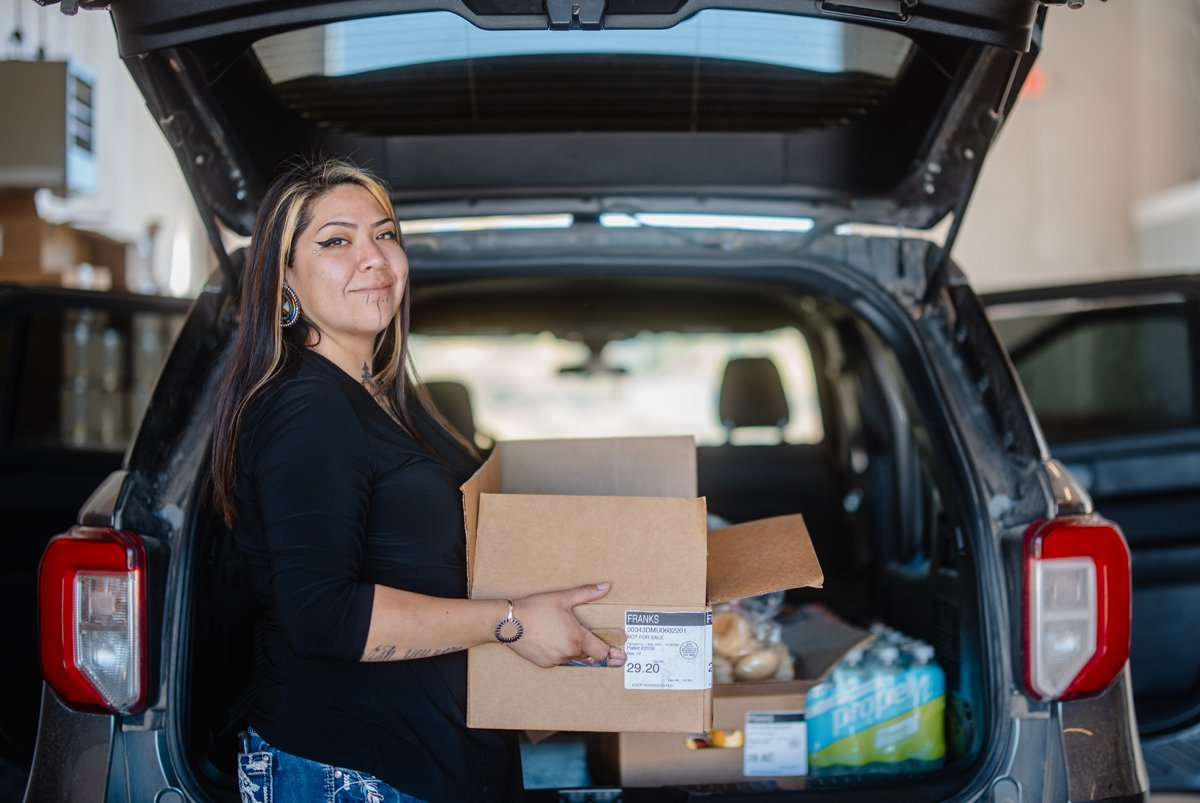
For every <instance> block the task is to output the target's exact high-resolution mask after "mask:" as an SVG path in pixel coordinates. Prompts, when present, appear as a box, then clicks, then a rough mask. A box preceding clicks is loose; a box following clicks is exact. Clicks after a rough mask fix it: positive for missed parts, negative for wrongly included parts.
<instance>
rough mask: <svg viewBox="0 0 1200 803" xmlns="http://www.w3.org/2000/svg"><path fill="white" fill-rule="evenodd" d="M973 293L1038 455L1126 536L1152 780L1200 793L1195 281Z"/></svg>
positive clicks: (1134, 674)
mask: <svg viewBox="0 0 1200 803" xmlns="http://www.w3.org/2000/svg"><path fill="white" fill-rule="evenodd" d="M984 302H985V303H986V304H987V305H988V312H989V315H991V317H992V319H993V321H994V322H995V325H996V330H997V331H998V332H999V334H1000V336H1001V338H1002V339H1003V340H1004V342H1005V344H1006V345H1007V346H1008V349H1009V352H1010V354H1011V355H1012V361H1013V365H1014V366H1015V367H1016V369H1017V373H1018V374H1019V375H1020V377H1021V382H1022V384H1023V385H1024V387H1025V392H1026V394H1027V395H1028V397H1029V401H1030V402H1031V403H1032V405H1033V408H1034V410H1035V411H1036V412H1037V415H1038V418H1039V419H1040V421H1041V424H1042V431H1043V432H1044V434H1045V436H1046V440H1047V441H1048V442H1049V444H1050V449H1051V453H1052V454H1053V455H1054V456H1055V457H1056V458H1058V459H1059V460H1061V461H1062V462H1063V463H1065V464H1066V466H1067V467H1068V468H1069V469H1070V470H1071V473H1072V474H1073V475H1074V476H1075V477H1076V478H1078V480H1079V482H1080V484H1081V485H1083V487H1084V488H1085V490H1087V492H1088V493H1089V494H1090V495H1091V497H1092V499H1093V501H1094V502H1095V503H1096V504H1097V505H1098V506H1099V507H1100V508H1101V509H1103V510H1104V511H1105V514H1106V515H1108V516H1109V517H1111V518H1112V519H1113V520H1114V521H1116V522H1117V523H1118V524H1119V525H1120V526H1121V529H1122V531H1123V532H1124V533H1125V537H1126V538H1127V539H1128V541H1129V548H1130V551H1131V553H1132V558H1133V561H1132V566H1133V647H1132V654H1131V655H1130V666H1131V679H1132V686H1133V701H1134V706H1135V708H1136V710H1137V718H1138V726H1139V729H1140V731H1141V734H1142V749H1143V752H1144V754H1145V760H1146V769H1147V771H1148V773H1149V777H1150V782H1151V785H1152V787H1153V788H1154V789H1156V790H1159V789H1161V790H1170V791H1191V792H1196V791H1200V765H1198V764H1197V763H1196V762H1195V760H1194V759H1192V758H1191V756H1193V755H1195V751H1196V749H1197V747H1200V685H1198V682H1200V681H1198V679H1200V644H1197V643H1196V641H1195V639H1193V638H1192V634H1193V633H1194V632H1195V630H1196V627H1197V625H1198V624H1200V622H1197V620H1196V617H1197V616H1200V606H1198V605H1197V601H1198V595H1200V564H1198V562H1197V561H1198V560H1200V553H1197V551H1196V544H1197V543H1200V384H1198V383H1200V371H1198V370H1197V367H1198V366H1200V361H1198V358H1197V347H1198V345H1200V277H1198V276H1195V275H1182V276H1151V277H1142V278H1136V279H1124V280H1118V281H1106V282H1096V283H1091V284H1080V285H1063V286H1056V287H1040V288H1031V289H1028V290H1012V291H1007V292H1000V293H991V294H989V295H987V296H985V297H984Z"/></svg>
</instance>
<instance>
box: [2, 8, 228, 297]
mask: <svg viewBox="0 0 1200 803" xmlns="http://www.w3.org/2000/svg"><path fill="white" fill-rule="evenodd" d="M17 28H19V29H20V30H21V33H22V37H21V38H22V40H23V43H22V44H21V45H19V46H18V45H16V44H15V43H14V41H13V38H12V32H13V31H14V30H15V29H17ZM0 36H3V39H4V51H3V52H4V56H5V57H6V58H24V59H32V58H35V57H36V55H37V50H38V48H39V46H41V47H43V48H44V53H45V57H46V58H47V59H51V60H69V61H72V62H74V63H76V64H78V65H79V66H81V67H82V68H83V69H85V70H86V71H87V72H89V73H91V75H92V77H93V78H94V79H95V99H96V100H95V103H96V106H95V109H96V115H97V120H96V126H95V131H96V140H95V141H96V170H97V180H96V191H95V193H94V194H91V195H88V196H82V195H80V196H74V197H69V198H55V197H53V196H50V195H49V194H48V193H40V194H39V196H38V200H39V211H40V212H41V213H42V215H43V216H44V217H48V218H50V219H53V220H55V221H56V222H67V223H71V224H73V225H75V226H76V227H79V228H84V229H92V230H96V231H100V232H102V233H104V234H106V235H108V236H110V237H113V238H116V239H118V240H121V241H124V242H127V243H129V244H130V247H129V251H130V254H129V260H128V279H129V284H130V285H131V289H135V290H143V291H147V292H161V293H168V294H175V295H194V294H195V293H196V292H197V291H198V290H199V288H200V286H201V284H202V283H203V281H204V277H206V276H207V273H208V264H209V256H208V248H207V241H206V239H205V237H204V232H203V228H202V226H201V224H200V221H199V218H198V216H197V215H196V213H195V210H194V205H193V202H192V199H191V196H190V195H189V194H188V192H187V187H186V185H185V184H184V182H183V178H182V176H181V175H180V172H179V166H178V164H177V163H176V161H175V157H174V155H173V154H172V152H171V149H170V148H169V147H168V145H167V143H166V141H165V140H164V139H163V136H162V134H161V133H160V132H159V130H158V127H157V126H156V125H155V124H154V121H153V119H152V118H151V116H150V113H149V111H148V110H147V109H146V106H145V102H144V101H143V100H142V96H141V94H139V93H138V91H137V89H136V88H135V87H134V84H133V80H132V79H131V78H130V77H129V73H128V72H127V71H126V70H125V67H124V65H122V64H121V62H120V59H119V58H118V57H117V47H116V39H115V37H114V36H113V31H112V22H111V21H110V19H109V17H108V14H105V13H101V12H88V11H81V12H80V13H79V14H77V15H76V16H73V17H68V16H64V15H63V14H62V13H61V12H60V11H59V10H58V7H57V6H51V7H49V8H42V7H40V6H38V5H36V4H35V3H34V2H32V0H0ZM7 113H9V112H8V111H7V110H6V111H5V114H7ZM151 226H157V229H158V230H157V233H156V235H155V236H154V237H153V238H152V244H151V238H149V237H147V231H148V229H149V228H150V227H151ZM139 244H140V245H141V246H142V248H143V249H144V250H145V249H147V248H149V253H148V254H146V255H144V256H139V253H138V246H139Z"/></svg>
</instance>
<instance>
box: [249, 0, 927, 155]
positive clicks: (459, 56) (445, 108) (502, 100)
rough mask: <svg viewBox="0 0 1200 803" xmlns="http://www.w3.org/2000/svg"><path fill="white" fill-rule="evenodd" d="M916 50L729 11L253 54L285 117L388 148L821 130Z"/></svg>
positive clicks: (901, 69) (337, 32) (895, 77)
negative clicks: (589, 134) (583, 136)
mask: <svg viewBox="0 0 1200 803" xmlns="http://www.w3.org/2000/svg"><path fill="white" fill-rule="evenodd" d="M913 50H914V47H913V43H912V40H911V39H909V38H907V37H905V36H902V35H900V34H897V33H895V32H892V31H886V30H881V29H878V28H871V27H867V26H860V25H853V24H847V23H844V22H839V21H835V20H824V19H811V18H807V17H801V16H795V15H790V14H775V13H764V12H754V11H744V10H730V9H705V10H701V11H699V12H698V13H696V14H694V15H693V16H691V17H690V18H689V19H687V20H684V21H683V22H681V23H679V24H678V25H675V26H674V27H671V28H665V29H661V30H619V29H602V30H587V31H555V30H546V29H543V30H482V29H480V28H477V27H476V26H474V25H473V24H471V23H470V22H468V21H467V20H465V19H463V18H461V17H459V16H457V15H456V14H453V13H450V12H448V11H428V12H417V13H408V14H396V15H391V16H382V17H370V18H365V19H358V20H348V21H344V22H335V23H331V24H328V25H320V26H314V27H311V28H305V29H300V30H295V31H289V32H286V33H282V34H277V35H274V36H269V37H266V38H263V39H261V40H259V41H257V42H255V43H254V44H253V52H254V55H255V56H256V57H257V60H258V62H259V64H260V65H261V67H262V71H263V73H264V74H265V76H266V78H267V79H268V80H269V81H270V84H271V87H272V89H273V91H274V92H275V94H276V95H277V97H278V99H279V102H280V103H281V104H282V105H283V106H285V107H289V108H291V109H293V110H295V111H296V112H297V113H299V114H300V115H301V116H302V117H303V118H304V119H305V120H310V121H320V124H321V125H322V126H326V127H329V128H332V129H335V130H341V131H346V132H354V133H360V134H361V133H386V134H389V135H393V134H398V133H407V134H419V133H429V134H445V133H448V132H451V131H459V132H462V133H471V134H480V133H486V132H489V131H491V132H512V131H523V132H534V131H544V132H550V131H575V132H580V131H650V130H681V129H682V130H685V131H759V130H761V131H787V132H794V131H798V130H801V129H825V128H828V127H830V126H839V125H844V124H845V123H847V122H848V121H850V120H855V119H859V118H863V117H865V116H867V115H869V114H870V112H872V111H873V110H875V109H877V108H878V107H880V105H882V104H884V103H885V102H886V100H887V98H888V96H889V94H891V93H892V91H893V90H894V89H895V88H896V86H897V85H898V84H899V82H900V79H901V77H902V76H903V74H904V73H905V69H906V67H907V66H908V64H909V63H910V56H911V55H912V53H913ZM617 58H619V59H620V60H621V64H622V68H621V69H620V70H615V69H613V66H612V65H613V64H614V63H615V62H614V59H617ZM561 76H571V78H570V80H569V81H567V82H566V83H564V82H563V80H562V78H561ZM564 87H565V88H566V89H567V90H568V92H567V93H566V94H562V90H563V89H564ZM751 88H752V89H753V91H751ZM383 97H386V98H387V99H388V102H387V103H382V104H381V102H380V100H381V98H383ZM548 109H553V113H549V112H548Z"/></svg>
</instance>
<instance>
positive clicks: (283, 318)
mask: <svg viewBox="0 0 1200 803" xmlns="http://www.w3.org/2000/svg"><path fill="white" fill-rule="evenodd" d="M299 318H300V299H298V298H296V291H295V290H293V289H292V288H291V286H290V285H289V284H288V283H287V282H284V283H283V304H282V305H281V306H280V316H279V325H280V326H282V327H283V328H284V329H287V328H288V327H289V326H291V325H292V324H294V323H295V322H296V321H297V320H298V319H299Z"/></svg>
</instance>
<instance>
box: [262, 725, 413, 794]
mask: <svg viewBox="0 0 1200 803" xmlns="http://www.w3.org/2000/svg"><path fill="white" fill-rule="evenodd" d="M248 733H249V736H250V752H249V753H238V790H239V791H240V792H241V795H242V803H308V801H314V802H315V801H321V802H322V803H422V801H421V800H420V799H418V798H415V797H413V796H412V795H406V794H404V793H403V792H400V791H397V790H396V789H393V788H392V787H390V786H388V785H387V784H385V783H384V782H383V781H381V780H379V779H378V778H376V777H375V776H374V775H370V774H369V773H366V772H359V771H358V770H350V769H346V768H344V767H334V766H332V765H330V764H322V763H321V762H319V761H311V760H309V759H307V758H300V756H294V755H292V754H291V753H285V752H283V751H282V750H280V749H278V748H276V747H272V746H271V745H269V744H267V743H266V742H264V741H263V740H262V737H261V736H259V735H258V734H257V733H255V732H254V729H253V728H251V729H250V730H249V732H248Z"/></svg>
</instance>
